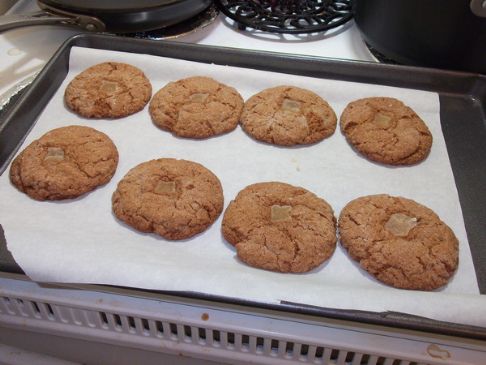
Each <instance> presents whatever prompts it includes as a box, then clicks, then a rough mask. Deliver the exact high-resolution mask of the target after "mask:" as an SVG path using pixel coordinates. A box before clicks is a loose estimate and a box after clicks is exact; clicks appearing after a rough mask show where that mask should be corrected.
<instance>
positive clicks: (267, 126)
mask: <svg viewBox="0 0 486 365" xmlns="http://www.w3.org/2000/svg"><path fill="white" fill-rule="evenodd" d="M336 124H337V118H336V114H335V113H334V111H333V110H332V108H331V107H330V106H329V104H328V103H327V102H326V101H324V100H323V99H322V98H321V97H320V96H319V95H317V94H315V93H313V92H312V91H309V90H305V89H300V88H298V87H293V86H278V87H273V88H270V89H266V90H263V91H261V92H259V93H258V94H256V95H253V96H252V97H251V98H250V99H248V100H247V102H246V103H245V106H244V107H243V112H242V114H241V126H242V127H243V129H244V130H245V131H246V132H247V133H248V134H249V135H250V136H252V137H253V138H255V139H257V140H259V141H264V142H268V143H272V144H276V145H281V146H293V145H299V144H310V143H315V142H318V141H321V140H323V139H324V138H326V137H329V136H330V135H332V134H333V133H334V131H335V130H336Z"/></svg>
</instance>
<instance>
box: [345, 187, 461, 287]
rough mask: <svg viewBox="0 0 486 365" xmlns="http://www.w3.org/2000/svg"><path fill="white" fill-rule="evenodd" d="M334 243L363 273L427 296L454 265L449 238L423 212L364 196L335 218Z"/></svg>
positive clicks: (455, 250) (406, 202)
mask: <svg viewBox="0 0 486 365" xmlns="http://www.w3.org/2000/svg"><path fill="white" fill-rule="evenodd" d="M338 225H339V236H340V242H341V244H342V245H343V247H344V248H346V250H347V251H348V253H349V255H350V256H351V257H352V258H353V259H354V260H356V261H357V262H358V263H359V264H360V265H361V267H362V268H363V269H364V270H366V271H367V272H368V273H370V274H371V275H373V276H374V277H376V278H377V279H378V280H380V281H382V282H383V283H385V284H388V285H391V286H394V287H396V288H401V289H416V290H433V289H436V288H439V287H441V286H443V285H445V284H447V282H448V281H449V279H450V278H451V277H452V275H453V274H454V272H455V271H456V269H457V265H458V261H459V258H458V255H459V243H458V241H457V238H456V236H455V235H454V232H453V231H452V230H451V229H450V228H449V227H448V226H447V225H446V224H445V223H444V222H442V221H441V220H440V218H439V217H438V216H437V215H436V214H435V213H434V212H433V211H432V210H430V209H429V208H427V207H425V206H423V205H421V204H419V203H417V202H415V201H413V200H410V199H406V198H402V197H392V196H389V195H370V196H365V197H361V198H357V199H355V200H353V201H351V202H350V203H348V204H347V205H346V206H345V207H344V209H343V210H342V212H341V214H340V216H339V223H338Z"/></svg>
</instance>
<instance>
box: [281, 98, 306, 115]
mask: <svg viewBox="0 0 486 365" xmlns="http://www.w3.org/2000/svg"><path fill="white" fill-rule="evenodd" d="M300 104H301V103H300V102H299V101H296V100H292V99H287V98H285V99H284V100H283V102H282V109H283V110H288V111H291V112H294V113H298V112H300Z"/></svg>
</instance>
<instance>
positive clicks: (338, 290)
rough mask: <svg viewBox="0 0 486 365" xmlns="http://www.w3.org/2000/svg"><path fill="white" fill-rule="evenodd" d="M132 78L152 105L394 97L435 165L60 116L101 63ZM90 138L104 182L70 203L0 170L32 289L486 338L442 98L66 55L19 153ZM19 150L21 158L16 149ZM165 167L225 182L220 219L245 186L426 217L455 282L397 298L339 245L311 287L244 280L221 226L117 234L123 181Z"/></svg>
mask: <svg viewBox="0 0 486 365" xmlns="http://www.w3.org/2000/svg"><path fill="white" fill-rule="evenodd" d="M105 61H119V62H127V63H130V64H132V65H135V66H137V67H139V68H141V69H142V70H143V71H144V72H145V73H146V75H147V77H148V78H149V79H150V80H151V82H152V86H153V90H154V93H155V92H156V91H157V90H158V89H160V88H161V87H162V86H164V85H165V84H166V83H167V82H169V81H173V80H177V79H180V78H184V77H189V76H194V75H207V76H210V77H213V78H215V79H217V80H219V81H221V82H224V83H226V84H228V85H231V86H234V87H235V88H237V89H238V91H239V92H240V93H241V95H242V96H243V98H245V99H247V98H248V97H250V96H251V95H253V94H254V93H256V92H258V91H261V90H263V89H265V88H268V87H272V86H277V85H282V84H287V85H295V86H300V87H304V88H308V89H310V90H313V91H314V92H316V93H317V94H319V95H320V96H322V97H323V98H324V99H326V100H327V101H328V102H329V103H330V105H331V106H332V107H333V108H334V110H335V112H336V114H337V115H338V116H339V115H340V114H341V112H342V110H343V109H344V107H345V106H346V104H347V103H349V102H350V101H352V100H355V99H358V98H363V97H370V96H391V97H396V98H399V99H401V100H402V101H404V102H405V103H406V104H407V105H409V106H410V107H412V108H413V109H414V110H415V111H416V112H417V113H418V114H419V115H420V116H421V117H422V119H424V120H425V121H426V123H427V125H428V126H429V128H430V130H431V132H432V134H433V137H434V142H433V146H432V151H431V153H430V156H429V157H428V158H427V159H426V160H425V161H424V162H422V163H420V164H418V165H416V166H412V167H386V166H383V165H380V164H375V163H372V162H370V161H368V160H366V159H364V158H363V157H361V156H359V155H358V154H356V153H355V152H354V151H353V150H352V149H351V147H350V146H349V145H348V144H347V142H346V140H345V138H344V137H343V135H342V134H341V133H340V131H339V129H338V130H337V131H336V133H335V134H334V135H333V136H331V137H330V138H328V139H326V140H324V141H322V142H320V143H317V144H315V145H311V146H306V147H298V148H281V147H275V146H272V145H268V144H264V143H259V142H256V141H255V140H253V139H251V138H250V137H248V136H247V135H246V134H245V133H244V132H243V131H242V130H241V128H240V127H238V128H237V129H236V130H235V131H233V132H231V133H229V134H226V135H223V136H219V137H215V138H210V139H206V140H191V139H182V138H176V137H174V136H172V135H171V134H170V133H167V132H164V131H162V130H160V129H158V128H157V127H155V126H154V125H153V123H152V122H151V119H150V116H149V114H148V110H147V108H145V109H144V110H143V111H141V112H139V113H137V114H135V115H132V116H129V117H127V118H123V119H118V120H88V119H83V118H80V117H78V116H77V115H75V114H73V113H71V112H70V111H68V110H67V109H66V107H65V106H64V104H63V94H64V90H65V88H66V85H67V84H68V82H69V81H71V80H72V78H73V77H74V76H75V75H76V74H78V73H79V72H81V71H82V70H84V69H85V68H87V67H89V66H91V65H94V64H96V63H99V62H105ZM73 124H78V125H86V126H90V127H93V128H96V129H98V130H100V131H103V132H104V133H106V134H108V135H109V136H110V137H111V138H112V139H113V141H114V142H115V144H116V146H117V147H118V150H119V153H120V163H119V165H118V169H117V172H116V174H115V176H114V177H113V179H112V181H111V182H110V183H108V184H107V185H105V186H103V187H101V188H98V189H97V190H95V191H94V192H92V193H89V194H87V195H85V196H83V197H81V198H78V199H75V200H68V201H61V202H37V201H34V200H33V199H30V198H29V197H28V196H26V195H25V194H22V193H20V192H18V191H17V190H16V189H15V188H14V187H13V186H12V185H11V184H10V182H9V179H8V170H7V171H6V172H5V173H4V174H3V175H2V176H1V177H0V199H1V202H2V203H1V205H0V223H1V224H2V226H3V228H4V231H5V236H6V239H7V243H8V249H9V250H10V251H11V252H12V254H13V256H14V258H15V260H16V261H17V263H18V264H19V265H20V266H21V267H22V269H23V270H24V271H25V272H26V273H27V274H28V276H29V277H31V278H32V280H35V281H41V282H64V283H97V284H112V285H121V286H125V287H136V288H145V289H159V290H181V291H195V292H201V293H207V294H214V295H221V296H225V297H232V298H239V299H245V300H251V301H257V302H264V303H280V301H282V300H285V301H290V302H297V303H304V304H309V305H316V306H323V307H331V308H343V309H359V310H370V311H378V312H381V311H399V312H404V313H411V314H414V315H421V316H426V317H429V318H432V319H438V320H444V321H450V322H455V323H463V324H471V325H479V326H486V299H485V297H484V296H481V295H479V290H478V285H477V282H476V276H475V272H474V268H473V264H472V259H471V253H470V250H469V244H468V241H467V237H466V233H465V228H464V222H463V217H462V212H461V208H460V205H459V200H458V195H457V190H456V186H455V183H454V179H453V175H452V170H451V167H450V162H449V159H448V155H447V150H446V146H445V142H444V137H443V135H442V130H441V126H440V115H439V98H438V95H437V94H435V93H430V92H423V91H418V90H410V89H401V88H392V87H384V86H377V85H368V84H359V83H350V82H342V81H333V80H322V79H313V78H310V77H300V76H293V75H285V74H279V73H271V72H264V71H255V70H249V69H242V68H236V67H227V66H217V65H208V64H199V63H194V62H187V61H180V60H174V59H168V58H162V57H155V56H149V55H140V54H130V53H122V52H112V51H102V50H93V49H85V48H73V49H72V52H71V57H70V71H69V74H68V76H67V77H66V79H65V81H64V83H63V84H62V85H61V87H60V88H59V90H58V92H57V93H56V94H55V95H54V97H53V98H52V100H51V101H50V103H49V104H48V106H47V107H46V109H45V110H44V112H43V113H42V115H41V116H40V118H39V120H38V121H37V123H36V125H35V127H34V128H33V129H32V131H31V133H30V134H29V135H28V136H27V139H26V141H25V143H24V145H23V147H25V146H27V144H29V143H30V142H32V141H33V140H34V139H36V138H38V137H40V136H41V135H43V134H44V133H45V132H47V131H48V130H50V129H53V128H57V127H61V126H67V125H73ZM23 147H22V148H23ZM160 157H174V158H182V159H187V160H193V161H196V162H199V163H201V164H203V165H204V166H206V167H207V168H209V169H210V170H212V171H213V172H214V173H215V174H216V175H217V176H218V177H219V178H220V180H221V183H222V185H223V189H224V197H225V207H227V205H228V204H229V202H230V200H231V199H233V198H234V197H235V196H236V194H237V193H238V191H240V190H241V189H243V188H244V187H245V186H247V185H249V184H251V183H255V182H262V181H283V182H287V183H290V184H293V185H298V186H302V187H304V188H306V189H308V190H310V191H312V192H314V193H316V194H317V195H318V196H320V197H322V198H324V199H325V200H327V201H328V202H329V204H331V206H332V207H333V208H334V210H335V214H336V217H337V216H338V215H339V212H340V211H341V209H342V208H343V206H344V205H345V204H346V203H347V202H349V201H350V200H352V199H354V198H356V197H359V196H363V195H368V194H377V193H388V194H391V195H399V196H404V197H407V198H410V199H414V200H416V201H417V202H420V203H422V204H424V205H426V206H428V207H429V208H431V209H433V210H434V211H435V212H436V213H437V214H438V215H439V216H440V217H441V219H442V220H443V221H445V222H446V223H447V224H448V225H449V226H450V227H451V228H452V229H453V230H454V232H455V234H456V236H457V237H458V239H459V241H460V263H459V269H458V271H457V272H456V274H455V275H454V277H453V278H452V280H451V281H450V283H449V284H448V285H447V286H446V287H444V288H442V289H440V290H438V291H435V292H417V291H407V290H398V289H394V288H390V287H388V286H385V285H383V284H381V283H379V282H378V281H376V280H375V279H373V278H372V277H371V276H370V275H368V274H367V273H365V272H364V271H362V270H361V269H360V268H359V266H358V265H357V264H355V263H354V262H352V261H351V260H350V258H349V257H348V256H347V255H346V253H345V251H344V250H343V249H342V248H341V247H340V246H339V245H338V247H337V249H336V252H335V253H334V255H333V256H332V257H331V259H330V260H329V261H327V262H326V263H324V264H323V265H321V266H320V267H319V268H317V269H315V270H313V271H312V272H310V273H306V274H279V273H273V272H268V271H264V270H258V269H255V268H251V267H248V266H246V265H244V264H242V263H241V262H239V261H238V259H237V258H236V257H235V250H234V248H233V247H232V246H231V245H229V244H227V243H226V242H225V241H224V239H223V238H222V236H221V232H220V227H221V220H222V216H221V217H220V218H219V219H218V220H217V221H216V222H215V223H214V225H213V226H212V227H211V228H210V229H208V230H207V231H206V232H204V233H202V234H199V235H197V236H196V237H194V238H192V239H188V240H183V241H176V242H170V241H166V240H164V239H162V238H160V237H157V236H155V235H153V234H142V233H139V232H137V231H135V230H133V229H131V228H130V227H128V226H126V225H125V224H123V223H120V222H119V221H118V220H117V219H116V218H115V217H114V216H113V214H112V211H111V195H112V193H113V191H114V190H115V188H116V184H117V183H118V181H119V180H120V179H121V178H122V177H123V176H124V175H125V173H126V172H127V171H128V170H129V169H130V168H132V167H134V166H135V165H137V164H139V163H141V162H143V161H147V160H150V159H155V158H160Z"/></svg>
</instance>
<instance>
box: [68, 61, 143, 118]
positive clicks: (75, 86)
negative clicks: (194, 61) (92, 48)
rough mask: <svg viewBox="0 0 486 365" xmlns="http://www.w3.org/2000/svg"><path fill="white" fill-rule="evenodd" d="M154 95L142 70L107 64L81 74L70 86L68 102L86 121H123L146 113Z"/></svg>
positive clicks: (111, 63)
mask: <svg viewBox="0 0 486 365" xmlns="http://www.w3.org/2000/svg"><path fill="white" fill-rule="evenodd" d="M151 95H152V85H151V84H150V81H149V80H148V79H147V77H146V76H145V75H144V73H143V72H142V71H141V70H140V69H138V68H136V67H134V66H131V65H128V64H125V63H118V62H105V63H100V64H97V65H94V66H92V67H90V68H88V69H86V70H84V71H83V72H81V73H80V74H79V75H77V76H76V77H75V78H74V79H73V80H72V81H71V82H70V83H69V85H68V86H67V88H66V91H65V94H64V100H65V102H66V105H67V106H68V107H69V108H70V109H71V110H72V111H74V112H75V113H77V114H79V115H81V116H83V117H86V118H122V117H126V116H128V115H130V114H133V113H136V112H138V111H140V110H142V109H143V108H144V107H145V105H146V104H147V103H148V101H149V100H150V97H151Z"/></svg>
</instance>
